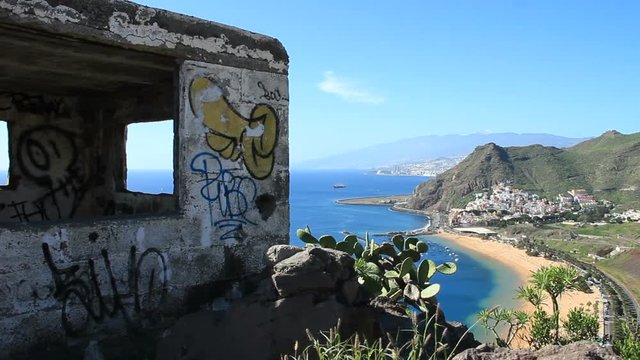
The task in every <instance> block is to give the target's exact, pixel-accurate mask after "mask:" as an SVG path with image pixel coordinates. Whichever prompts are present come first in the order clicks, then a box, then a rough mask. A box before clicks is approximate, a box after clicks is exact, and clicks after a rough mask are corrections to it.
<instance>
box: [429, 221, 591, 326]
mask: <svg viewBox="0 0 640 360" xmlns="http://www.w3.org/2000/svg"><path fill="white" fill-rule="evenodd" d="M436 235H437V236H438V237H441V238H444V239H446V240H448V241H450V242H452V243H455V244H456V245H458V246H460V247H463V248H465V249H466V250H468V251H470V252H472V253H477V254H479V255H481V256H484V257H486V258H490V259H492V260H495V261H497V262H500V263H502V264H503V265H505V266H507V267H508V268H510V269H511V270H512V271H513V272H514V273H515V274H516V276H518V282H519V283H520V284H521V285H526V283H527V281H528V278H529V275H530V274H531V273H532V272H534V271H536V270H538V269H539V268H541V267H542V266H548V265H558V264H561V263H558V262H554V261H551V260H548V259H545V258H543V257H534V256H528V255H527V254H526V252H525V250H522V249H517V248H515V247H513V246H511V245H508V244H503V243H499V242H496V241H492V240H482V239H480V238H477V237H472V236H465V235H458V234H452V233H449V232H444V231H440V232H438V233H437V234H436ZM591 290H593V293H591V294H586V293H583V292H579V291H575V290H574V291H571V292H568V293H566V294H565V295H563V296H562V297H561V298H560V300H559V305H560V317H561V318H564V317H565V316H566V313H567V312H568V311H569V310H570V309H573V308H575V307H578V306H580V305H582V306H585V307H586V304H587V303H591V304H598V309H599V310H600V311H601V310H602V304H600V291H599V290H598V288H596V287H592V288H591ZM514 295H515V294H514ZM518 305H519V307H520V308H521V309H522V310H526V311H529V312H531V311H533V306H532V305H531V304H529V303H527V302H525V301H522V300H519V301H518ZM550 306H551V305H550V304H549V309H550ZM601 320H602V318H601ZM601 328H602V324H601Z"/></svg>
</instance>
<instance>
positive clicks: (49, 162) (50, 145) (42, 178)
mask: <svg viewBox="0 0 640 360" xmlns="http://www.w3.org/2000/svg"><path fill="white" fill-rule="evenodd" d="M17 144H18V145H17V154H16V161H17V164H18V166H19V167H20V170H21V173H22V176H23V177H25V178H27V179H29V180H31V181H33V182H34V183H35V184H36V186H38V189H37V190H35V191H32V192H30V193H29V195H27V196H25V197H24V198H22V199H13V200H11V201H9V202H4V203H0V212H3V213H2V214H0V215H2V218H4V219H6V220H10V221H17V222H30V221H45V220H59V219H69V218H72V217H73V216H74V214H75V212H76V210H77V208H78V206H79V205H80V203H81V202H82V199H83V198H84V195H85V193H86V188H87V180H86V175H85V173H84V171H83V170H82V166H81V165H80V161H79V155H78V148H77V145H76V140H75V134H73V133H71V132H69V131H66V130H63V129H60V128H58V127H55V126H52V125H42V126H37V127H34V128H31V129H29V130H27V131H24V132H23V133H22V134H21V135H20V137H19V138H18V143H17ZM7 212H8V213H7Z"/></svg>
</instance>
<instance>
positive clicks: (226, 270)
mask: <svg viewBox="0 0 640 360" xmlns="http://www.w3.org/2000/svg"><path fill="white" fill-rule="evenodd" d="M0 46H1V48H2V52H1V53H0V126H4V127H6V128H7V133H8V144H9V145H8V153H9V168H8V173H9V178H8V183H6V184H5V185H2V186H0V358H11V357H13V356H14V355H15V354H19V353H23V352H25V351H29V350H30V349H33V348H38V347H46V346H49V344H63V345H64V344H73V343H74V341H76V342H77V341H82V339H87V338H91V337H92V336H99V335H110V334H118V333H122V332H123V331H125V330H126V329H127V328H129V327H137V326H145V324H147V323H152V322H153V321H154V319H153V318H154V316H156V314H158V313H175V314H180V313H184V312H185V311H187V310H189V309H190V308H197V307H198V306H199V303H200V302H202V301H205V300H207V299H210V298H211V296H214V294H215V293H216V291H217V290H216V286H217V284H220V283H222V282H225V281H228V280H232V279H239V278H242V277H245V276H248V275H250V274H255V273H259V272H260V271H262V270H263V269H264V268H265V266H266V265H265V260H264V254H265V252H266V250H267V249H268V248H269V247H270V246H271V245H274V244H278V243H287V242H288V233H289V203H288V197H289V171H288V156H289V147H288V105H289V104H288V102H289V100H288V80H287V71H288V56H287V53H286V51H285V50H284V48H283V46H282V45H281V44H280V43H279V42H278V41H277V40H275V39H273V38H269V37H267V36H263V35H259V34H255V33H251V32H248V31H244V30H240V29H237V28H233V27H230V26H225V25H221V24H217V23H213V22H208V21H204V20H200V19H196V18H193V17H188V16H183V15H179V14H175V13H171V12H168V11H164V10H159V9H153V8H149V7H145V6H140V5H137V4H135V3H132V2H129V1H123V0H55V1H54V0H0ZM166 120H170V121H173V124H174V133H173V135H174V148H173V150H174V151H173V154H174V155H173V167H174V169H173V174H174V190H173V192H172V193H167V194H146V193H140V192H134V191H129V190H127V179H126V173H127V153H126V151H125V149H126V139H127V126H128V125H130V124H132V123H142V122H155V121H166ZM156 150H157V149H153V148H149V149H148V151H149V152H154V151H156ZM78 339H80V340H78Z"/></svg>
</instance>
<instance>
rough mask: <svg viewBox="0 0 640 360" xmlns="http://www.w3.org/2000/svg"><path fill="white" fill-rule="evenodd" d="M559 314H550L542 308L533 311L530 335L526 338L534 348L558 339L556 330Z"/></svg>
mask: <svg viewBox="0 0 640 360" xmlns="http://www.w3.org/2000/svg"><path fill="white" fill-rule="evenodd" d="M558 316H559V315H558V314H548V313H547V312H546V311H544V310H542V309H541V308H538V309H536V310H535V311H534V312H533V315H532V316H531V327H530V329H529V335H528V336H527V338H526V339H527V342H528V343H529V345H530V346H531V347H532V348H534V349H539V348H541V347H543V346H545V345H549V344H553V343H554V340H555V339H556V338H555V335H554V330H555V324H556V323H557V318H558Z"/></svg>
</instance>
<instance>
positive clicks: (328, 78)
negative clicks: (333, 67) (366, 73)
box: [318, 71, 384, 104]
mask: <svg viewBox="0 0 640 360" xmlns="http://www.w3.org/2000/svg"><path fill="white" fill-rule="evenodd" d="M318 87H319V88H320V90H322V91H324V92H326V93H329V94H334V95H338V96H339V97H341V98H342V99H344V100H346V101H349V102H356V103H367V104H380V103H383V102H384V98H383V97H382V96H379V95H376V94H372V93H370V92H369V91H366V90H362V89H358V88H357V86H356V85H355V84H353V83H352V82H350V81H348V80H344V79H340V78H338V77H337V76H336V75H335V74H334V73H333V71H325V72H324V80H322V81H321V82H320V83H319V84H318Z"/></svg>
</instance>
